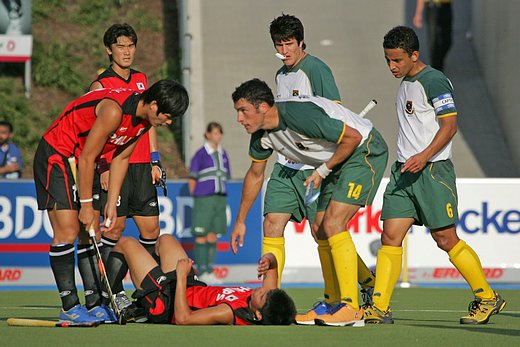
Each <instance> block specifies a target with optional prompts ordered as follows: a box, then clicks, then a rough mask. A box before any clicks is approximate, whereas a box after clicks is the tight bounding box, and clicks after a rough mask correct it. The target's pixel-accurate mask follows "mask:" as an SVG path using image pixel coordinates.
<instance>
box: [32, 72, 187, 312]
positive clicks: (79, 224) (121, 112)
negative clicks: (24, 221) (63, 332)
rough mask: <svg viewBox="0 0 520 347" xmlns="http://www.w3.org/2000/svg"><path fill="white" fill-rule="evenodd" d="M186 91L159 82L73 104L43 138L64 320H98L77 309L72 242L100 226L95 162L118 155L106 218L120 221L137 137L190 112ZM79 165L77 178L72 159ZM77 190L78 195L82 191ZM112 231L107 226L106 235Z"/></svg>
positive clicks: (43, 172)
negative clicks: (120, 200)
mask: <svg viewBox="0 0 520 347" xmlns="http://www.w3.org/2000/svg"><path fill="white" fill-rule="evenodd" d="M188 103H189V101H188V94H187V92H186V89H185V88H184V87H183V86H182V85H180V84H178V83H177V82H174V81H169V80H162V81H159V82H157V83H155V84H154V85H152V86H151V87H150V89H147V90H145V91H144V92H143V93H142V94H139V93H137V92H134V91H132V90H124V89H119V90H111V89H102V90H97V91H92V92H89V93H87V94H85V95H83V96H82V97H80V98H78V99H76V100H74V101H73V102H71V103H70V104H69V105H68V106H67V107H66V108H65V110H64V111H63V112H62V114H61V115H60V116H59V117H58V118H57V119H56V120H55V121H54V122H53V124H51V126H50V127H49V128H48V129H47V131H46V132H45V133H44V135H43V137H42V139H41V141H40V144H39V146H38V149H37V151H36V154H35V158H34V180H35V184H36V192H37V199H38V208H39V209H40V210H47V212H48V214H49V219H50V221H51V225H52V227H53V232H54V235H53V240H52V244H51V247H50V252H49V256H50V264H51V268H52V271H53V274H54V277H55V280H56V284H57V286H58V290H59V292H60V297H61V300H62V310H61V314H60V319H62V320H67V321H74V322H85V321H92V320H100V319H99V318H98V317H96V316H97V314H96V315H91V314H89V313H88V311H87V310H86V309H85V307H83V306H80V304H79V299H78V296H77V289H76V285H75V281H74V263H75V261H74V245H73V244H74V242H75V240H76V238H77V237H78V235H79V233H80V230H83V232H85V229H87V228H88V227H90V226H91V225H96V224H98V223H99V216H98V219H96V216H97V215H96V214H95V213H94V208H93V206H92V203H93V189H92V188H93V181H94V171H95V162H96V158H98V156H99V155H100V154H106V153H108V152H110V151H113V150H116V151H115V153H114V157H113V159H112V164H111V175H110V181H109V189H108V198H107V205H106V208H105V213H104V217H105V220H107V219H110V220H116V218H117V211H116V204H117V199H118V196H119V193H120V189H121V185H122V183H123V179H124V177H125V175H126V171H127V168H128V159H129V157H130V154H131V153H132V151H133V149H134V147H135V144H136V139H137V138H138V137H139V136H141V135H142V134H143V133H145V132H146V131H148V129H149V128H150V127H152V126H153V127H156V126H160V125H164V124H171V123H172V122H173V119H174V118H175V117H180V116H182V115H183V114H184V112H185V111H186V109H187V107H188ZM69 157H74V158H76V160H77V163H78V168H77V169H78V177H77V178H78V180H77V184H74V177H73V175H72V170H71V167H70V164H69V161H68V158H69ZM78 191H79V193H78ZM112 228H113V224H112V225H107V228H106V229H107V231H110V230H111V229H112Z"/></svg>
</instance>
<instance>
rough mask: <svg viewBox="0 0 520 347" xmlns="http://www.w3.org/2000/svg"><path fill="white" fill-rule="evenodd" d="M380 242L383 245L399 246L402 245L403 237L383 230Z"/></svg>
mask: <svg viewBox="0 0 520 347" xmlns="http://www.w3.org/2000/svg"><path fill="white" fill-rule="evenodd" d="M381 244H383V245H384V246H393V247H401V246H402V245H403V238H402V237H400V236H397V235H393V234H390V233H385V232H384V231H383V233H382V234H381Z"/></svg>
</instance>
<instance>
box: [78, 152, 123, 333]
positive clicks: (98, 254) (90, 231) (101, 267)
mask: <svg viewBox="0 0 520 347" xmlns="http://www.w3.org/2000/svg"><path fill="white" fill-rule="evenodd" d="M69 164H70V168H71V171H72V176H73V177H74V182H75V184H76V190H77V192H78V197H79V186H78V182H77V173H76V158H75V157H69ZM87 229H88V235H89V236H90V238H91V240H92V244H93V245H94V249H95V250H96V258H97V261H98V267H99V272H100V274H101V278H102V280H103V282H104V283H105V286H106V289H107V292H108V296H109V298H110V304H111V305H112V308H113V309H114V313H115V314H116V317H117V324H119V325H124V324H126V319H125V317H124V315H123V314H122V313H121V310H120V309H119V307H117V304H116V302H115V299H114V294H113V292H112V287H110V281H109V280H108V276H107V272H106V268H105V264H104V263H103V259H102V258H101V252H100V251H99V247H98V244H97V240H96V231H95V230H94V227H93V225H92V224H90V225H89V226H88V228H87Z"/></svg>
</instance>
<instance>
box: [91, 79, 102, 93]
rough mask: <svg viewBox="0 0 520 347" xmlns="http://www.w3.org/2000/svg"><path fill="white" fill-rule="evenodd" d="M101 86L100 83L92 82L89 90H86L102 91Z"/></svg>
mask: <svg viewBox="0 0 520 347" xmlns="http://www.w3.org/2000/svg"><path fill="white" fill-rule="evenodd" d="M103 88H104V87H103V85H102V84H101V82H99V81H94V82H92V84H91V85H90V88H89V89H88V90H89V91H93V90H97V89H103Z"/></svg>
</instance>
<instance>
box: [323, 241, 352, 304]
mask: <svg viewBox="0 0 520 347" xmlns="http://www.w3.org/2000/svg"><path fill="white" fill-rule="evenodd" d="M329 245H330V249H331V253H332V259H333V261H334V268H335V269H336V276H337V278H338V283H339V292H340V298H341V301H342V302H344V303H346V304H348V305H350V306H352V307H353V308H354V309H356V310H359V299H358V283H357V282H358V281H357V259H358V258H357V253H356V246H354V242H352V238H351V237H350V234H349V233H348V232H347V231H343V232H341V233H339V234H336V235H334V236H332V237H330V238H329Z"/></svg>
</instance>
